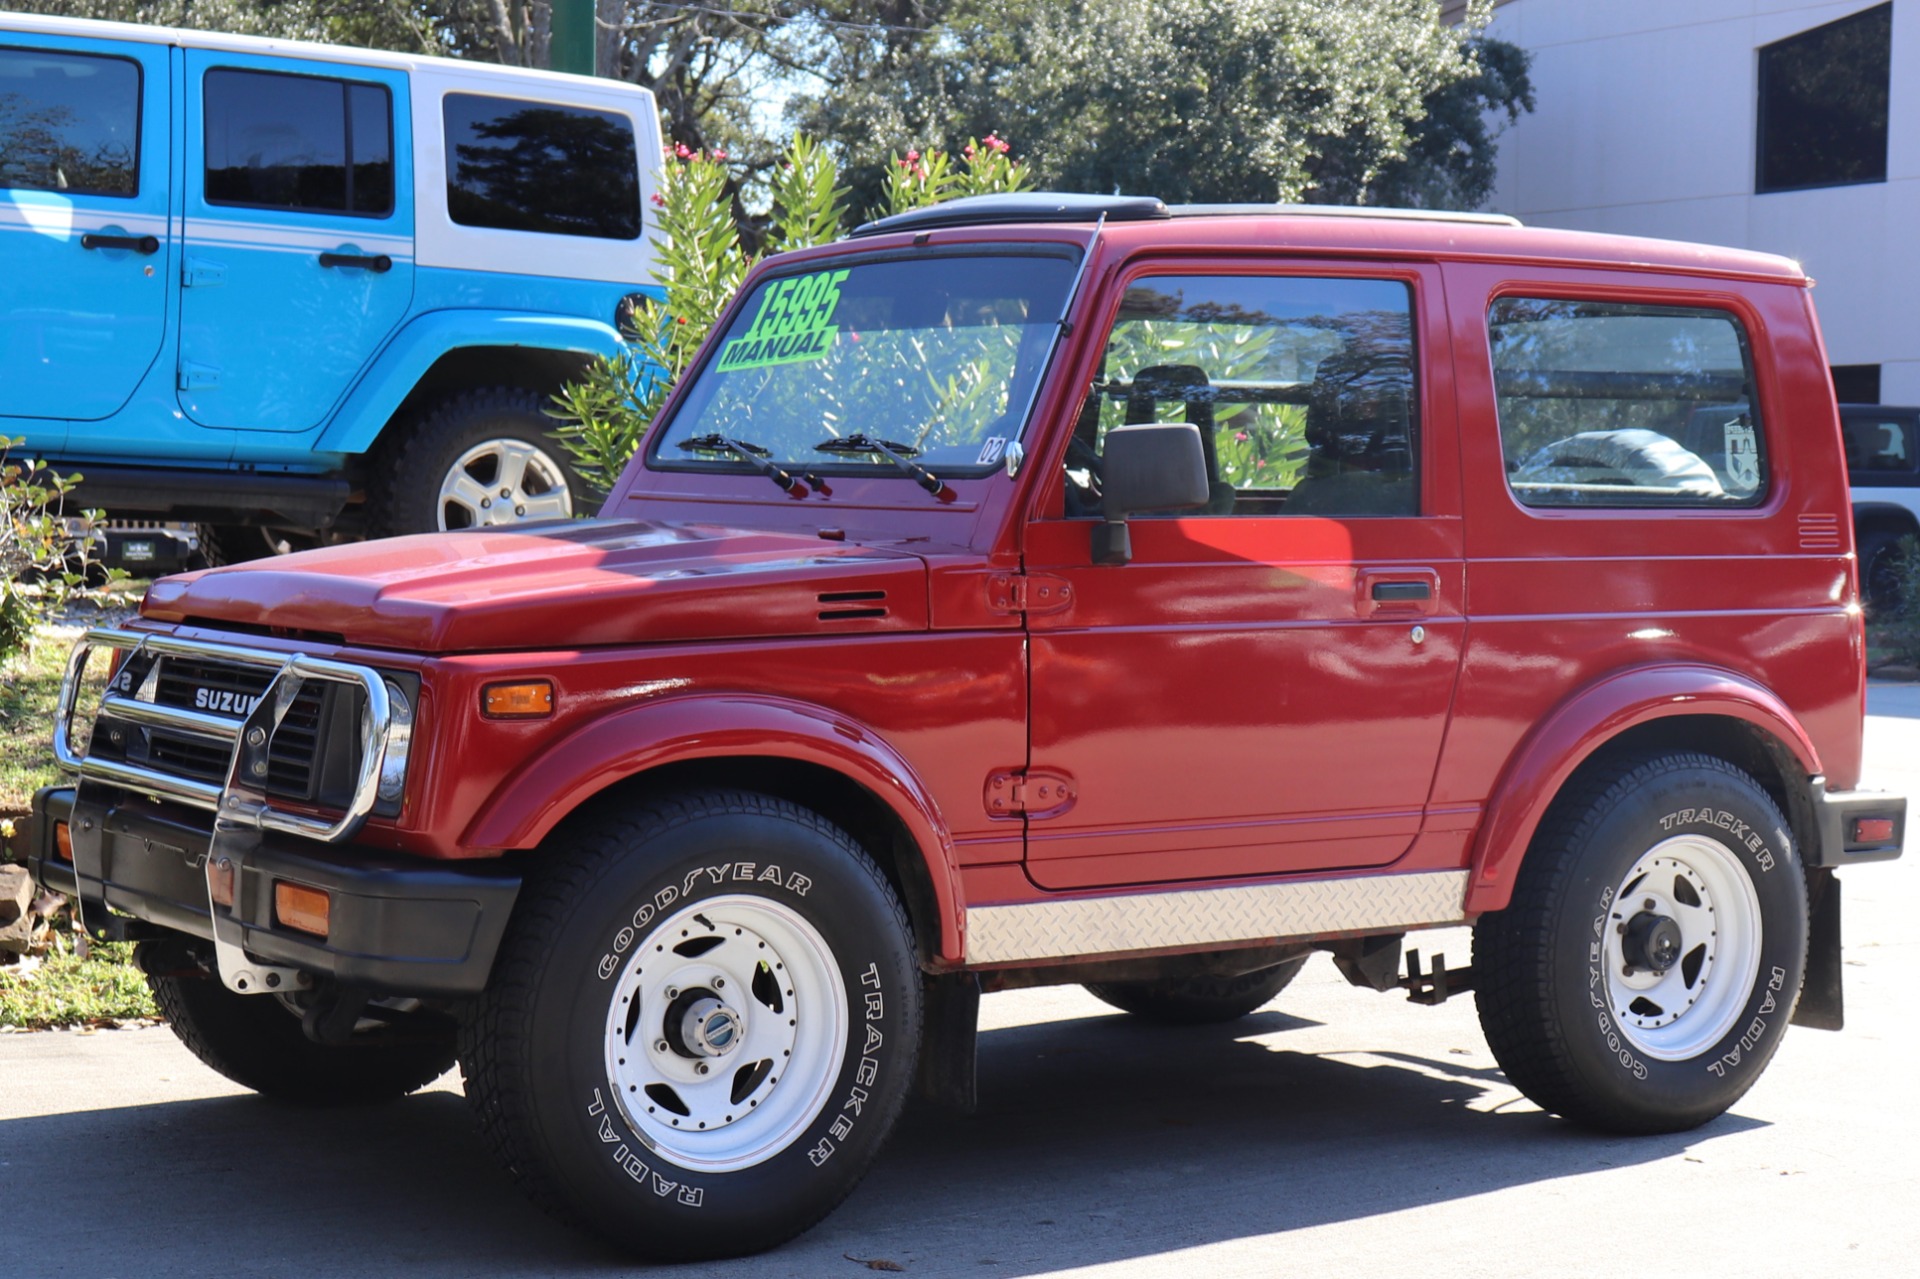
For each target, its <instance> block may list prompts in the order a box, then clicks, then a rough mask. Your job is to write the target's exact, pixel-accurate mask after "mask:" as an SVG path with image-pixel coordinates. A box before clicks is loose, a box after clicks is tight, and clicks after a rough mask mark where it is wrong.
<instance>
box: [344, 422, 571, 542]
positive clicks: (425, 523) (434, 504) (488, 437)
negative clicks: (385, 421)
mask: <svg viewBox="0 0 1920 1279" xmlns="http://www.w3.org/2000/svg"><path fill="white" fill-rule="evenodd" d="M545 407H546V399H545V397H544V396H542V395H541V394H540V393H539V392H537V391H530V390H527V389H526V388H524V387H512V386H496V387H487V388H484V389H481V390H474V391H464V392H461V393H460V394H458V395H452V396H449V397H447V398H446V399H444V400H441V401H440V402H439V403H438V404H436V405H435V406H434V407H433V408H431V409H430V410H428V411H427V412H426V413H425V414H424V415H423V416H422V417H420V418H419V419H418V420H417V421H415V422H414V424H413V425H412V426H411V428H409V429H408V430H407V431H406V433H405V434H404V436H402V437H401V438H400V441H399V443H398V445H397V446H396V447H395V448H394V449H393V451H392V452H391V453H390V454H389V455H388V457H387V458H386V459H384V464H383V465H381V466H379V467H378V468H376V472H375V475H374V477H373V479H372V482H371V483H370V485H369V489H370V494H369V505H368V522H369V524H370V525H371V527H372V528H373V530H374V533H375V534H376V535H377V536H389V535H393V534H399V533H431V532H435V531H437V530H443V529H463V528H481V527H486V526H491V525H501V524H520V523H526V522H529V521H532V520H552V519H566V518H567V517H569V516H571V515H572V514H573V513H574V507H575V505H576V502H577V500H578V499H579V498H580V497H581V495H582V489H581V486H580V480H579V477H578V476H576V475H575V474H574V472H573V468H572V466H571V465H570V464H569V463H568V461H567V452H566V449H565V448H563V447H562V446H561V444H560V443H559V440H558V438H557V437H556V436H555V435H554V433H553V431H554V426H555V422H554V420H553V419H552V418H550V417H548V416H547V414H546V412H545Z"/></svg>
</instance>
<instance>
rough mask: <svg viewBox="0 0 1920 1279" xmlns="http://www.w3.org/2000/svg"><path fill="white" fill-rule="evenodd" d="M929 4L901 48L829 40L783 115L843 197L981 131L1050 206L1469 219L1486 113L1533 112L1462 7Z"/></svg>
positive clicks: (1138, 0) (1521, 75)
mask: <svg viewBox="0 0 1920 1279" xmlns="http://www.w3.org/2000/svg"><path fill="white" fill-rule="evenodd" d="M933 7H934V9H935V13H934V15H933V16H934V17H935V19H936V20H935V21H933V22H931V23H929V24H927V25H926V26H925V27H924V29H920V30H918V31H917V32H913V31H906V30H900V31H895V30H889V31H886V32H884V33H870V34H868V35H866V36H864V37H856V35H855V34H854V33H851V32H847V31H837V32H832V33H829V35H828V38H829V39H830V41H831V42H832V43H833V44H834V45H835V47H836V48H837V49H838V56H837V58H835V59H822V60H821V62H820V65H821V66H822V67H823V68H825V69H823V70H822V72H821V76H822V80H823V82H824V83H825V84H826V87H825V88H824V89H822V90H821V91H820V92H818V93H813V94H809V95H806V96H805V97H803V98H802V99H800V100H799V101H798V102H797V103H796V104H795V110H794V114H795V117H796V119H797V121H798V123H800V125H801V126H802V127H804V128H806V129H808V130H810V131H812V132H815V133H818V134H819V135H821V136H823V137H825V138H826V139H828V140H829V141H831V142H834V143H837V144H838V145H839V146H840V147H842V148H843V149H844V150H845V151H846V153H847V154H848V156H849V158H850V159H851V160H852V161H853V162H854V167H853V168H852V170H851V173H852V175H853V176H854V178H855V188H856V192H858V191H859V190H860V188H861V179H862V178H863V177H864V178H866V179H867V180H869V181H873V180H877V176H876V175H877V174H878V173H879V172H881V170H880V167H879V166H880V163H881V158H882V157H883V156H884V154H885V152H886V151H887V150H889V149H891V148H894V147H898V146H900V145H903V144H904V143H905V142H906V141H908V140H912V139H940V138H946V137H965V136H974V135H978V134H980V133H984V132H986V131H987V130H988V129H992V128H998V129H999V130H1000V131H1001V132H1002V133H1003V134H1004V135H1005V136H1007V137H1008V138H1010V139H1012V140H1013V141H1014V142H1015V143H1016V144H1018V145H1019V146H1020V148H1021V150H1022V152H1023V153H1024V154H1026V155H1027V156H1029V158H1030V159H1031V161H1032V164H1033V167H1034V170H1035V173H1036V176H1037V179H1038V181H1039V183H1040V185H1042V186H1047V187H1057V188H1060V189H1065V190H1081V191H1112V190H1116V189H1117V190H1122V191H1129V192H1139V193H1145V194H1153V195H1158V196H1161V197H1162V198H1164V199H1167V200H1169V201H1182V202H1191V201H1201V202H1204V201H1222V200H1310V201H1322V202H1330V203H1331V202H1339V203H1382V202H1383V199H1382V197H1383V195H1388V194H1391V195H1392V196H1393V198H1395V199H1405V200H1409V201H1414V202H1428V203H1448V204H1456V205H1457V204H1469V205H1471V204H1477V203H1478V202H1479V201H1480V200H1482V199H1484V198H1485V195H1486V193H1487V191H1488V190H1489V188H1490V187H1491V183H1492V165H1493V155H1494V135H1493V131H1492V130H1490V129H1489V128H1488V127H1487V123H1486V120H1485V119H1484V116H1485V114H1486V113H1487V112H1488V111H1503V112H1505V113H1507V115H1508V116H1509V117H1517V115H1518V113H1519V112H1520V111H1521V110H1530V109H1531V105H1532V96H1531V88H1530V85H1529V84H1528V81H1527V76H1526V63H1527V59H1526V55H1525V53H1524V52H1522V51H1521V50H1519V49H1516V48H1514V47H1513V46H1511V45H1506V44H1503V43H1501V42H1498V41H1490V40H1486V39H1485V38H1484V37H1482V36H1481V35H1480V32H1481V30H1482V29H1483V28H1484V26H1485V24H1486V22H1487V20H1488V16H1489V6H1488V5H1487V4H1485V3H1483V2H1480V0H1476V3H1475V4H1473V5H1472V6H1471V7H1470V8H1469V11H1468V16H1467V19H1466V21H1465V22H1464V23H1463V24H1462V26H1460V27H1459V28H1450V27H1447V26H1445V25H1444V24H1442V23H1441V22H1440V20H1439V6H1438V5H1436V4H1434V3H1433V0H1071V2H1069V3H1054V2H1050V0H949V2H948V3H943V4H939V5H936V6H933ZM833 68H838V69H839V70H840V72H841V73H842V77H840V78H836V77H835V76H834V75H833V74H832V69H833ZM856 68H857V69H858V75H857V76H849V75H847V74H846V73H850V72H852V71H854V70H855V69H856Z"/></svg>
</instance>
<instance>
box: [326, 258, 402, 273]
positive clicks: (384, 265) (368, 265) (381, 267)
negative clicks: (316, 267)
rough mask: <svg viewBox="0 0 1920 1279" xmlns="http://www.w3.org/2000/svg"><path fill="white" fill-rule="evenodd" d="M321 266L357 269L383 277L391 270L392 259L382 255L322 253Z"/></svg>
mask: <svg viewBox="0 0 1920 1279" xmlns="http://www.w3.org/2000/svg"><path fill="white" fill-rule="evenodd" d="M320 265H321V266H342V267H358V268H359V269H360V270H362V271H371V272H373V273H374V274H375V275H385V274H386V273H387V272H388V271H391V270H393V259H392V258H390V257H388V256H387V255H386V254H384V253H375V254H371V255H366V254H360V253H322V254H321V255H320Z"/></svg>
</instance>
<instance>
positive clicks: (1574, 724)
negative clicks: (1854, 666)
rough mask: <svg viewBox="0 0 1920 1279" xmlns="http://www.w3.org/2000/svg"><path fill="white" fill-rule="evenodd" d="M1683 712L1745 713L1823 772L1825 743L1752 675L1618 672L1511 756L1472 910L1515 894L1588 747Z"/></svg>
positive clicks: (1477, 855) (1566, 705) (1471, 888)
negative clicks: (1537, 836) (1544, 822)
mask: <svg viewBox="0 0 1920 1279" xmlns="http://www.w3.org/2000/svg"><path fill="white" fill-rule="evenodd" d="M1678 715H1722V716H1726V717H1728V718H1731V719H1738V720H1743V721H1745V722H1746V723H1749V724H1752V725H1753V726H1755V727H1756V728H1758V729H1760V730H1761V731H1762V732H1765V733H1767V734H1768V735H1769V736H1771V737H1773V738H1775V739H1776V740H1778V741H1780V742H1782V743H1784V744H1785V745H1786V747H1787V749H1789V750H1791V751H1792V752H1793V755H1794V758H1795V759H1797V760H1799V762H1800V767H1802V768H1803V769H1805V770H1806V771H1807V774H1808V775H1809V776H1813V775H1816V774H1818V773H1819V772H1821V771H1822V770H1821V768H1820V756H1819V752H1817V751H1816V750H1814V747H1813V742H1812V740H1811V739H1809V738H1808V736H1807V734H1806V731H1805V730H1804V729H1803V728H1801V726H1800V722H1799V720H1798V719H1797V718H1795V716H1794V713H1793V711H1792V710H1790V709H1789V708H1788V707H1787V704H1786V703H1785V702H1783V701H1781V700H1780V699H1779V698H1778V697H1777V696H1775V695H1774V694H1773V693H1772V692H1771V691H1769V690H1768V689H1766V688H1764V687H1762V686H1761V685H1759V684H1756V683H1754V682H1753V681H1752V680H1749V679H1746V678H1744V677H1742V676H1739V675H1736V674H1734V673H1733V672H1731V671H1725V670H1721V669H1719V668H1717V667H1711V666H1658V667H1644V668H1641V669H1638V670H1630V671H1622V672H1620V673H1619V674H1616V675H1610V676H1608V677H1607V678H1605V679H1603V680H1600V681H1599V682H1597V683H1594V684H1589V685H1588V686H1587V687H1586V688H1583V689H1581V690H1580V691H1579V692H1578V693H1576V694H1575V695H1574V696H1572V697H1571V698H1569V699H1567V700H1566V701H1565V702H1562V703H1561V704H1560V707H1559V709H1558V710H1556V711H1554V712H1553V713H1552V714H1551V715H1549V716H1548V717H1547V718H1546V719H1544V720H1542V721H1541V723H1540V724H1539V726H1538V727H1536V728H1535V729H1534V731H1533V733H1532V735H1531V736H1530V737H1528V738H1527V740H1526V741H1525V743H1523V744H1522V746H1521V748H1520V750H1519V751H1518V752H1517V753H1516V754H1515V755H1514V757H1513V759H1512V760H1511V761H1510V762H1509V763H1508V765H1507V768H1506V771H1505V772H1504V773H1503V774H1502V775H1501V778H1500V781H1499V784H1498V785H1497V786H1496V787H1495V788H1494V794H1493V797H1492V799H1491V800H1490V801H1489V803H1488V805H1487V812H1488V820H1487V821H1486V822H1484V823H1482V825H1481V828H1480V838H1479V839H1478V840H1477V841H1476V842H1475V844H1474V849H1473V863H1472V866H1473V873H1472V875H1471V876H1469V878H1468V880H1467V901H1466V908H1467V913H1468V914H1470V915H1471V914H1477V913H1479V912H1481V911H1489V910H1500V909H1501V908H1503V907H1504V906H1506V904H1507V903H1508V902H1509V901H1510V900H1512V898H1513V879H1514V876H1515V875H1516V874H1517V873H1518V872H1519V869H1520V859H1521V858H1522V857H1523V856H1525V854H1526V851H1527V845H1528V843H1529V842H1531V841H1532V839H1533V832H1534V830H1535V828H1537V827H1538V826H1539V825H1540V819H1541V818H1542V817H1543V816H1545V814H1546V811H1547V805H1548V804H1549V803H1551V802H1552V800H1553V797H1554V796H1555V795H1557V794H1559V793H1560V788H1561V786H1563V785H1564V784H1565V783H1566V780H1567V778H1568V777H1570V776H1571V775H1572V774H1573V771H1574V770H1575V769H1576V768H1578V767H1579V766H1580V765H1581V764H1582V763H1584V762H1585V761H1586V759H1587V757H1588V756H1590V755H1592V754H1593V752H1594V751H1596V750H1598V749H1599V748H1600V747H1602V746H1604V745H1606V744H1607V743H1608V742H1609V741H1611V740H1613V738H1615V737H1616V736H1618V735H1619V734H1620V733H1622V732H1624V731H1625V730H1627V729H1629V728H1632V727H1634V726H1635V725H1636V724H1645V723H1647V722H1649V721H1651V720H1656V719H1666V718H1669V717H1672V716H1678Z"/></svg>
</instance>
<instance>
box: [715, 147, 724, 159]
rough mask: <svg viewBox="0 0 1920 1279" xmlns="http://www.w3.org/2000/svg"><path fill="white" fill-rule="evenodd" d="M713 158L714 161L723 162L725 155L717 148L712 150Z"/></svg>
mask: <svg viewBox="0 0 1920 1279" xmlns="http://www.w3.org/2000/svg"><path fill="white" fill-rule="evenodd" d="M713 158H714V159H716V160H724V159H726V158H727V153H726V152H725V151H722V150H721V149H720V148H719V147H715V148H714V149H713Z"/></svg>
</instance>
